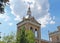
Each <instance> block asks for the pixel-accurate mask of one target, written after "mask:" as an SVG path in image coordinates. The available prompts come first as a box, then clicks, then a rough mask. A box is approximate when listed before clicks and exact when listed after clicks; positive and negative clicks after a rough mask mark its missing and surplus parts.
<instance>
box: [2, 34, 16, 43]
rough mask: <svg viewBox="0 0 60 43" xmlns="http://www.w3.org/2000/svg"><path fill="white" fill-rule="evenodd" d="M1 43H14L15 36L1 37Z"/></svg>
mask: <svg viewBox="0 0 60 43" xmlns="http://www.w3.org/2000/svg"><path fill="white" fill-rule="evenodd" d="M2 41H4V43H9V42H10V43H15V41H16V38H15V34H13V33H11V34H10V35H7V36H3V39H2Z"/></svg>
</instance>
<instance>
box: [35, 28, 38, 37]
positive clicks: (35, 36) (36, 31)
mask: <svg viewBox="0 0 60 43" xmlns="http://www.w3.org/2000/svg"><path fill="white" fill-rule="evenodd" d="M37 36H38V34H37V29H35V37H37Z"/></svg>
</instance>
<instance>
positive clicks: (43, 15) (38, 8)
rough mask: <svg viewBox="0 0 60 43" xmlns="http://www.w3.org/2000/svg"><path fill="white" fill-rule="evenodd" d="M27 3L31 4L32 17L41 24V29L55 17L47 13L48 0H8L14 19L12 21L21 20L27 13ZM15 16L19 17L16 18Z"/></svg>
mask: <svg viewBox="0 0 60 43" xmlns="http://www.w3.org/2000/svg"><path fill="white" fill-rule="evenodd" d="M28 2H31V3H32V4H31V5H30V6H31V10H32V16H34V17H35V18H36V19H38V20H37V21H38V22H40V23H41V24H42V27H46V25H47V24H50V22H51V21H53V20H54V19H55V17H53V18H52V17H51V16H50V13H49V2H48V0H10V8H11V10H12V13H13V15H14V16H16V18H15V19H14V20H21V18H22V17H23V16H25V15H26V13H27V8H28ZM17 15H19V16H18V17H17Z"/></svg>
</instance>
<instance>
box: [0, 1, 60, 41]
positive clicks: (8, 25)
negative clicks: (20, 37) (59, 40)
mask: <svg viewBox="0 0 60 43" xmlns="http://www.w3.org/2000/svg"><path fill="white" fill-rule="evenodd" d="M13 1H14V0H10V6H9V5H7V6H6V7H5V12H6V13H5V14H2V15H1V14H0V22H1V23H2V24H0V32H2V33H1V35H2V36H3V35H4V33H5V34H6V35H7V34H9V33H11V32H15V33H16V30H17V25H16V24H17V23H18V22H20V21H21V20H22V18H23V16H26V12H27V8H28V3H27V2H32V4H31V5H30V6H31V11H32V16H34V17H35V18H36V20H37V21H38V22H39V23H41V24H42V26H41V36H42V39H45V40H48V30H49V31H50V32H53V31H56V30H57V26H59V25H60V20H59V18H60V0H45V1H44V0H37V1H35V0H31V1H28V0H23V1H22V0H15V1H14V2H13ZM35 4H36V5H35ZM36 11H37V12H36Z"/></svg>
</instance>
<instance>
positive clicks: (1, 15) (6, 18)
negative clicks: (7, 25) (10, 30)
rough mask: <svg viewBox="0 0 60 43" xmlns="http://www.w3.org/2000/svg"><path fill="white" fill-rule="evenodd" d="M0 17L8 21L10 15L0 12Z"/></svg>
mask: <svg viewBox="0 0 60 43" xmlns="http://www.w3.org/2000/svg"><path fill="white" fill-rule="evenodd" d="M0 19H3V20H4V21H8V20H9V19H10V17H9V16H8V15H7V14H6V13H5V14H0Z"/></svg>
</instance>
